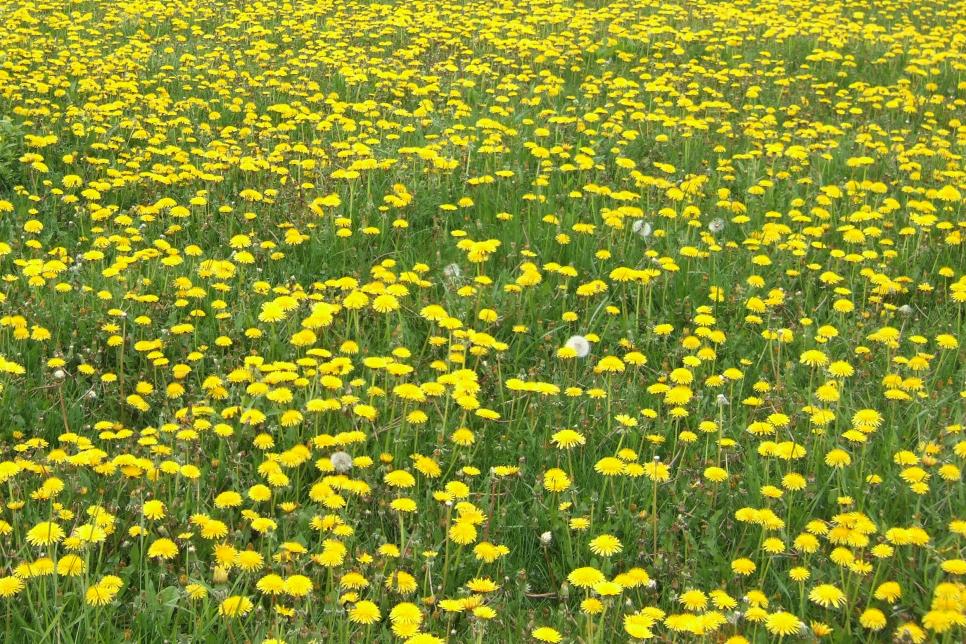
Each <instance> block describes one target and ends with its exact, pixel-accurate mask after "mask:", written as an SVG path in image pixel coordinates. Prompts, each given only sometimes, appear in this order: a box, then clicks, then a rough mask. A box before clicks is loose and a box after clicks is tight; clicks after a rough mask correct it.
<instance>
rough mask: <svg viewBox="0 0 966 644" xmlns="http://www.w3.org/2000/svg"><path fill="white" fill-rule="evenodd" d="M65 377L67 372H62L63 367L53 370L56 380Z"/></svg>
mask: <svg viewBox="0 0 966 644" xmlns="http://www.w3.org/2000/svg"><path fill="white" fill-rule="evenodd" d="M66 377H67V374H66V373H64V370H63V369H58V370H57V371H55V372H54V379H56V380H63V379H64V378H66Z"/></svg>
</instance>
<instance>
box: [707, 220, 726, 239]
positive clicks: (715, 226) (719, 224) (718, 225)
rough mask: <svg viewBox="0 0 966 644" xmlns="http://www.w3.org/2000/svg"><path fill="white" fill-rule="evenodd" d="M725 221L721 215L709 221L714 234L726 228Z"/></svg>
mask: <svg viewBox="0 0 966 644" xmlns="http://www.w3.org/2000/svg"><path fill="white" fill-rule="evenodd" d="M724 227H725V222H724V219H722V218H721V217H716V218H715V219H712V220H711V221H710V222H709V223H708V230H710V231H711V234H712V235H717V234H718V233H720V232H721V231H722V230H724Z"/></svg>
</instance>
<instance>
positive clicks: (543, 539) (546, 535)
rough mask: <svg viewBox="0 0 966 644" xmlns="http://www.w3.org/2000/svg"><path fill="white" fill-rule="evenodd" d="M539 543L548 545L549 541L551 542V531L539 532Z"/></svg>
mask: <svg viewBox="0 0 966 644" xmlns="http://www.w3.org/2000/svg"><path fill="white" fill-rule="evenodd" d="M540 543H541V544H542V545H544V546H549V545H550V544H551V543H553V533H552V532H550V531H549V530H547V531H546V532H544V533H543V534H541V535H540Z"/></svg>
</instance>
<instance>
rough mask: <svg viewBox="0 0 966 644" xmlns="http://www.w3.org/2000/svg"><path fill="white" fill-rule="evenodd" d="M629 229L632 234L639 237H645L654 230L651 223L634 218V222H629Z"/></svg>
mask: <svg viewBox="0 0 966 644" xmlns="http://www.w3.org/2000/svg"><path fill="white" fill-rule="evenodd" d="M631 230H632V231H633V232H634V234H636V235H639V236H640V237H641V239H647V238H648V237H650V236H651V233H652V232H654V228H653V227H652V226H651V224H649V223H647V222H646V221H644V220H643V219H635V220H634V223H633V224H631Z"/></svg>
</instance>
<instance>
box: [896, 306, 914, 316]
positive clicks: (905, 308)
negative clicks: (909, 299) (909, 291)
mask: <svg viewBox="0 0 966 644" xmlns="http://www.w3.org/2000/svg"><path fill="white" fill-rule="evenodd" d="M899 313H900V314H902V315H906V316H908V315H912V307H911V306H909V305H908V304H903V305H902V306H900V307H899Z"/></svg>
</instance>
